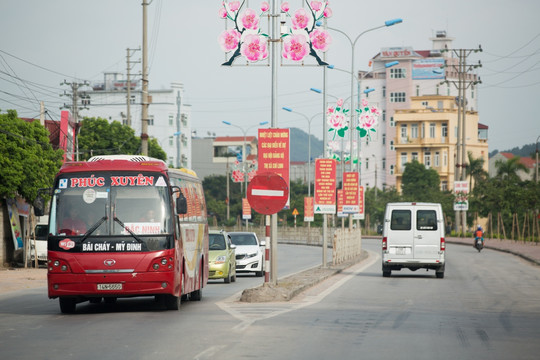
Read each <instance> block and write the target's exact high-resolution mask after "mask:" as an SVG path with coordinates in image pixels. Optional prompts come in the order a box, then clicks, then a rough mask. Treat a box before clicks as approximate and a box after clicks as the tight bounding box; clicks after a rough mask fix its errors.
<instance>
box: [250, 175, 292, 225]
mask: <svg viewBox="0 0 540 360" xmlns="http://www.w3.org/2000/svg"><path fill="white" fill-rule="evenodd" d="M247 197H248V200H249V203H250V204H251V206H252V207H253V208H254V209H255V211H257V212H258V213H261V214H264V215H272V214H275V213H277V212H279V211H280V210H281V209H283V207H284V206H285V204H286V203H287V200H288V199H289V186H288V184H287V183H286V182H285V180H284V179H283V178H282V177H281V176H279V175H277V174H276V173H273V172H263V173H259V174H258V175H256V176H255V177H254V178H253V180H251V182H250V183H249V185H248V191H247Z"/></svg>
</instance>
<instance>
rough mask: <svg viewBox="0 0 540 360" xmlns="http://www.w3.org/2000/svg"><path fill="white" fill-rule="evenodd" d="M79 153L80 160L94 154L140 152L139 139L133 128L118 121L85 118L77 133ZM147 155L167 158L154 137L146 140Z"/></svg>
mask: <svg viewBox="0 0 540 360" xmlns="http://www.w3.org/2000/svg"><path fill="white" fill-rule="evenodd" d="M79 153H80V154H81V156H80V159H81V160H88V159H89V158H90V157H92V156H95V155H115V154H126V155H137V154H140V153H141V139H140V138H139V137H137V136H135V130H133V129H132V128H131V127H129V126H127V125H122V124H121V123H120V122H118V121H113V122H110V123H109V121H108V120H106V119H103V118H85V119H84V120H83V121H82V122H81V130H80V133H79ZM148 156H151V157H153V158H156V159H161V160H163V161H166V160H167V154H166V153H165V151H163V149H162V148H161V147H160V146H159V144H158V142H157V140H156V139H154V138H150V139H149V141H148Z"/></svg>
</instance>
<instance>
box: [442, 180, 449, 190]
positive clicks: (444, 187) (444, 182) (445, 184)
mask: <svg viewBox="0 0 540 360" xmlns="http://www.w3.org/2000/svg"><path fill="white" fill-rule="evenodd" d="M441 190H442V191H447V190H448V181H446V180H444V181H441Z"/></svg>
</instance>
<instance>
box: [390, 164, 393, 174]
mask: <svg viewBox="0 0 540 360" xmlns="http://www.w3.org/2000/svg"><path fill="white" fill-rule="evenodd" d="M390 175H394V165H390Z"/></svg>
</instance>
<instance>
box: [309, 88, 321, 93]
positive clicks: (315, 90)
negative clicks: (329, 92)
mask: <svg viewBox="0 0 540 360" xmlns="http://www.w3.org/2000/svg"><path fill="white" fill-rule="evenodd" d="M309 90H311V91H314V92H316V93H317V94H322V90H321V89H317V88H310V89H309Z"/></svg>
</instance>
